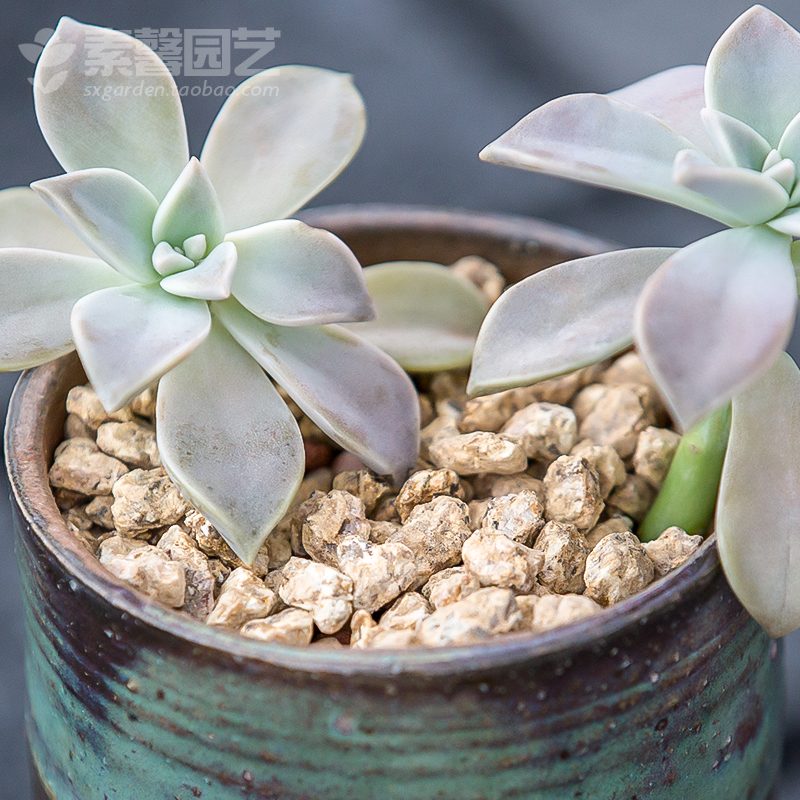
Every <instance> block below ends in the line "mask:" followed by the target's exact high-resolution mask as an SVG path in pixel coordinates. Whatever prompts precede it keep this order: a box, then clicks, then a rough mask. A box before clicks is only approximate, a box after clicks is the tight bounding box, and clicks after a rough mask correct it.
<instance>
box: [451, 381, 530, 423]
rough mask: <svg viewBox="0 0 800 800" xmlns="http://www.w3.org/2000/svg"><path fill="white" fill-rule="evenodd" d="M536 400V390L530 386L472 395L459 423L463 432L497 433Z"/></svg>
mask: <svg viewBox="0 0 800 800" xmlns="http://www.w3.org/2000/svg"><path fill="white" fill-rule="evenodd" d="M535 400H536V390H535V388H534V387H531V386H528V387H525V388H521V389H509V390H508V391H505V392H496V393H495V394H487V395H484V396H483V397H472V398H470V399H469V400H467V401H466V402H465V403H464V408H463V410H462V412H461V414H460V415H459V417H458V421H457V425H458V430H459V431H461V433H474V432H475V431H489V432H493V433H496V432H497V431H499V430H500V428H502V427H503V425H505V424H506V422H508V420H509V419H511V417H512V416H513V415H514V414H516V413H517V412H518V411H519V410H520V409H521V408H524V407H525V406H527V405H530V403H533V402H534V401H535Z"/></svg>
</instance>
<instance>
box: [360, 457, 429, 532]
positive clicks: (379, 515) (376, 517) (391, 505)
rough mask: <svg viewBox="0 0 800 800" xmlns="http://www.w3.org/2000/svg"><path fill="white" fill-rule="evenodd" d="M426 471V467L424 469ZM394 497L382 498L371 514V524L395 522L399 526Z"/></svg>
mask: <svg viewBox="0 0 800 800" xmlns="http://www.w3.org/2000/svg"><path fill="white" fill-rule="evenodd" d="M426 469H427V467H426ZM396 500H397V498H396V497H384V498H383V500H382V501H381V502H380V503H378V507H377V508H376V509H375V510H374V511H373V512H372V519H371V520H370V521H371V522H396V523H398V524H399V522H400V515H399V514H398V513H397V507H396V505H395V501H396Z"/></svg>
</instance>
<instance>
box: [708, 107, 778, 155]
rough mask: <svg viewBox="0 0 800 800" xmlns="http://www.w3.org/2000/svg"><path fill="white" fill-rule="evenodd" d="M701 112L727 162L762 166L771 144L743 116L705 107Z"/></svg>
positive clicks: (719, 151) (720, 153) (718, 149)
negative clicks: (735, 115)
mask: <svg viewBox="0 0 800 800" xmlns="http://www.w3.org/2000/svg"><path fill="white" fill-rule="evenodd" d="M700 115H701V118H702V120H703V122H704V123H705V126H706V128H707V129H708V133H709V136H711V138H712V139H713V140H714V145H715V146H716V148H717V153H719V157H720V159H721V160H722V162H723V163H724V164H726V165H727V166H730V167H747V168H748V169H757V170H760V169H761V167H762V166H763V165H764V159H765V158H766V157H767V154H768V153H769V152H770V150H771V149H772V148H771V146H770V143H769V142H768V141H767V140H766V139H765V138H764V137H763V136H762V135H761V134H760V133H758V132H757V131H754V130H753V129H752V128H751V127H750V126H749V125H745V123H744V122H742V121H741V120H740V119H735V118H734V117H731V116H729V115H728V114H723V113H722V112H721V111H714V109H713V108H704V109H703V110H702V111H701V112H700Z"/></svg>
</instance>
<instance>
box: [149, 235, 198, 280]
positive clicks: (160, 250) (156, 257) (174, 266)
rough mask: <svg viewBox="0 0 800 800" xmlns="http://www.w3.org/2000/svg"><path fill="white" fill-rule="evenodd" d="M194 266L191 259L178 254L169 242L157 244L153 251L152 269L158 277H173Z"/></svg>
mask: <svg viewBox="0 0 800 800" xmlns="http://www.w3.org/2000/svg"><path fill="white" fill-rule="evenodd" d="M194 265H195V264H194V261H192V259H191V258H188V257H187V256H185V255H184V254H183V253H179V252H178V251H177V250H176V249H175V248H174V247H173V246H172V245H171V244H170V243H169V242H159V243H158V244H157V245H156V246H155V248H154V249H153V267H154V269H155V271H156V272H157V273H158V274H159V275H164V276H165V277H166V276H167V275H174V274H175V273H176V272H183V271H184V270H187V269H192V268H193V267H194Z"/></svg>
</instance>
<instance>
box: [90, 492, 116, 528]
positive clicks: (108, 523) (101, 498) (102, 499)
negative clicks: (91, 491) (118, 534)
mask: <svg viewBox="0 0 800 800" xmlns="http://www.w3.org/2000/svg"><path fill="white" fill-rule="evenodd" d="M113 505H114V498H113V497H112V496H111V495H107V494H105V495H98V496H97V497H95V498H94V499H93V500H92V502H91V503H89V504H88V505H87V506H86V508H85V512H86V516H87V517H88V518H89V519H90V520H91V521H92V522H94V523H95V525H99V526H100V527H101V528H105V529H106V530H109V531H113V530H114V517H113V516H112V514H111V506H113Z"/></svg>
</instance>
